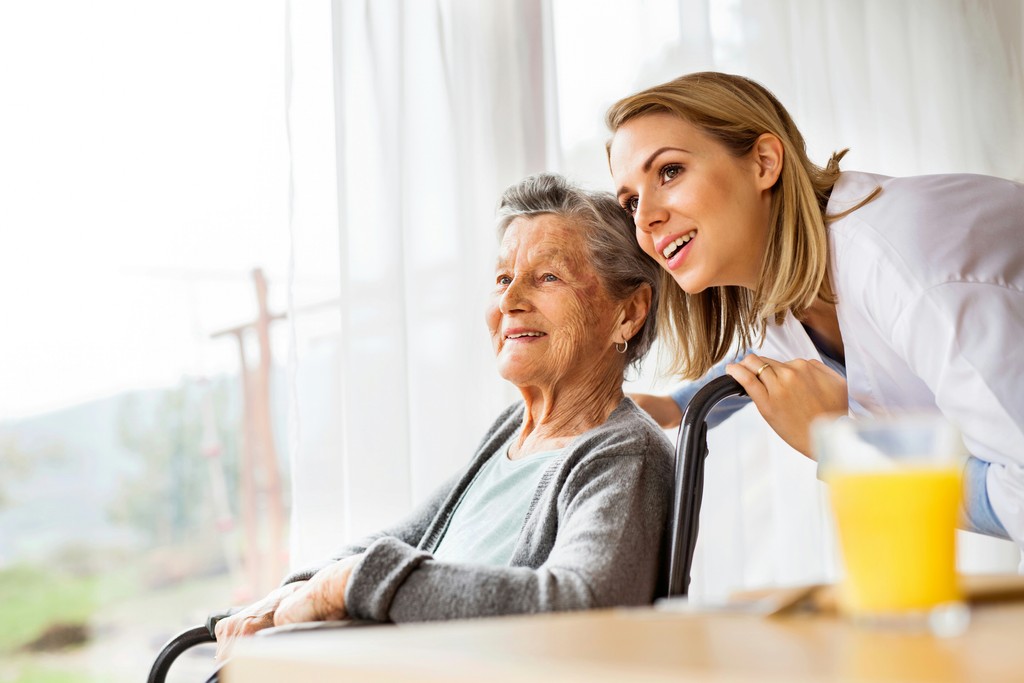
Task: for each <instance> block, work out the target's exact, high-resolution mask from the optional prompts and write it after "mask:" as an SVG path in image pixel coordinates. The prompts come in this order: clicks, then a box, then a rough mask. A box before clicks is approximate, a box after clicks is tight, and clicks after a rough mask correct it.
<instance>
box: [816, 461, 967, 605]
mask: <svg viewBox="0 0 1024 683" xmlns="http://www.w3.org/2000/svg"><path fill="white" fill-rule="evenodd" d="M827 480H828V483H829V489H830V494H831V497H832V507H833V510H834V512H835V515H836V522H837V524H838V527H839V542H840V547H841V549H842V553H843V560H844V564H845V567H846V580H845V582H844V584H843V586H842V591H841V596H840V601H841V606H842V607H843V609H844V611H846V612H848V613H851V614H855V615H857V614H863V615H880V614H898V613H901V612H907V611H916V610H927V609H929V608H931V607H933V606H935V605H938V604H941V603H944V602H951V601H955V600H958V599H960V591H959V588H958V585H957V579H956V520H957V513H958V510H959V504H960V470H959V469H954V468H952V467H950V468H939V467H933V468H928V467H911V468H905V469H893V470H886V471H856V470H854V471H846V472H842V471H833V472H832V473H830V475H829V476H828V477H827Z"/></svg>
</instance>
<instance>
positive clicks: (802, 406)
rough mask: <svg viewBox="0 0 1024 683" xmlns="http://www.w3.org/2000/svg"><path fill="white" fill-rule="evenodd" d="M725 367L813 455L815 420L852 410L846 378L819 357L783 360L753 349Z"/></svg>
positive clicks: (781, 430)
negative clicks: (754, 352) (755, 352)
mask: <svg viewBox="0 0 1024 683" xmlns="http://www.w3.org/2000/svg"><path fill="white" fill-rule="evenodd" d="M725 371H726V372H727V373H728V374H729V376H730V377H732V378H733V379H735V380H736V381H737V382H739V383H740V384H741V385H742V386H743V388H744V389H746V391H747V395H749V396H750V398H751V400H753V401H754V404H755V405H756V406H757V409H758V411H760V413H761V416H762V417H764V419H765V421H766V422H767V423H768V424H769V425H770V426H771V428H772V429H774V430H775V433H776V434H778V435H779V436H780V437H782V439H783V440H784V441H785V442H786V443H788V444H789V445H790V446H792V447H793V448H795V449H796V450H798V451H800V452H801V453H803V454H804V455H806V456H807V457H809V458H812V459H813V455H812V453H811V435H810V426H811V422H813V421H814V419H815V418H817V417H821V416H823V415H838V414H843V415H845V414H846V413H847V411H848V410H849V399H848V398H847V393H846V392H847V389H846V380H845V379H844V378H843V376H842V375H840V374H839V373H837V372H836V371H834V370H832V369H831V368H829V367H828V366H826V365H825V364H824V363H822V362H821V361H819V360H803V359H798V360H792V361H788V362H782V361H777V360H772V359H771V358H764V357H762V356H758V355H756V354H753V353H752V354H750V355H748V356H747V357H746V358H744V359H743V360H741V361H740V362H739V363H733V364H730V365H728V366H727V367H726V370H725Z"/></svg>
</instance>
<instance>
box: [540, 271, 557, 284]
mask: <svg viewBox="0 0 1024 683" xmlns="http://www.w3.org/2000/svg"><path fill="white" fill-rule="evenodd" d="M541 279H542V280H544V282H558V276H557V275H553V274H551V273H544V277H542V278H541Z"/></svg>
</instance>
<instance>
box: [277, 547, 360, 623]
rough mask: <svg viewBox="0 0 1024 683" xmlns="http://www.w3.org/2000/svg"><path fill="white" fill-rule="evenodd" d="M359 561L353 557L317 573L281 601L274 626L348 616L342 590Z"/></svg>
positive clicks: (331, 619) (357, 557) (357, 556)
mask: <svg viewBox="0 0 1024 683" xmlns="http://www.w3.org/2000/svg"><path fill="white" fill-rule="evenodd" d="M362 559H363V556H362V555H353V556H351V557H346V558H345V559H343V560H338V561H337V562H335V563H334V564H331V565H328V566H326V567H324V568H323V569H321V570H320V571H318V572H317V573H316V574H314V575H313V578H311V579H310V580H309V581H307V582H306V584H305V585H304V586H302V588H301V589H299V590H297V591H295V592H294V593H292V594H291V595H289V596H288V597H287V598H285V600H283V601H282V602H281V604H280V606H279V607H278V608H277V611H276V612H275V613H274V625H275V626H283V625H284V624H295V623H299V622H303V621H335V620H339V619H345V618H346V617H347V616H348V609H347V608H346V606H345V588H346V587H347V586H348V578H349V576H350V575H351V574H352V570H353V569H354V568H355V566H356V565H357V564H359V562H360V560H362Z"/></svg>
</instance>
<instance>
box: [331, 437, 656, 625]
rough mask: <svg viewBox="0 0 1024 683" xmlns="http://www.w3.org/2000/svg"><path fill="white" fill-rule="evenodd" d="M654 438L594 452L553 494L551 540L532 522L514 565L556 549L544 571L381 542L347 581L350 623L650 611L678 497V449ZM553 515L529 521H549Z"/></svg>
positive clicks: (575, 466) (558, 483)
mask: <svg viewBox="0 0 1024 683" xmlns="http://www.w3.org/2000/svg"><path fill="white" fill-rule="evenodd" d="M654 429H655V428H653V427H652V430H651V431H650V432H647V431H644V432H643V433H642V434H641V435H640V438H637V435H635V434H634V435H632V436H628V437H626V438H623V439H621V440H618V441H617V440H616V439H611V440H605V442H604V443H600V444H596V445H591V447H590V448H589V452H588V453H587V455H585V456H584V457H582V458H580V459H578V460H576V461H575V462H574V463H572V464H571V466H567V468H566V469H567V471H566V472H565V473H564V475H563V476H561V478H560V479H559V480H558V481H556V482H552V483H551V484H550V486H551V487H553V490H552V492H551V493H552V495H551V496H550V505H549V506H548V507H550V508H552V515H551V516H553V517H557V520H556V521H555V522H553V523H552V528H553V530H551V531H546V530H544V529H540V528H537V527H536V525H534V528H533V531H531V519H529V518H528V519H527V523H526V526H525V527H524V531H523V534H522V535H521V537H520V540H519V544H518V546H517V552H516V554H515V555H514V556H513V562H512V564H513V565H515V564H516V558H517V557H519V556H530V555H531V552H530V549H529V547H528V546H530V545H531V544H533V545H535V546H536V545H539V546H545V544H550V550H549V551H548V552H546V557H545V559H544V560H543V562H541V563H539V565H538V566H529V563H528V562H527V563H525V564H526V565H527V566H490V565H478V564H459V563H447V562H439V561H436V560H434V559H433V558H432V557H431V555H430V554H429V553H428V552H426V551H424V550H420V549H416V548H414V547H413V546H412V545H411V544H408V543H406V542H404V541H402V540H401V539H399V538H393V537H391V538H379V539H377V540H376V541H374V542H373V543H372V544H371V545H370V547H369V548H367V551H366V554H365V556H364V558H363V560H362V561H361V562H360V563H359V564H358V565H357V566H356V567H355V569H354V570H353V572H352V575H351V576H350V578H349V583H348V588H347V591H346V603H347V606H348V610H349V613H350V614H351V615H352V616H354V617H356V618H362V619H371V620H376V621H388V620H390V621H395V622H407V621H428V620H437V619H455V618H466V617H482V616H493V615H503V614H517V613H533V612H548V611H561V610H578V609H586V608H593V607H607V606H612V605H639V604H646V603H649V602H650V601H651V600H652V598H653V597H654V591H655V588H656V585H657V581H658V577H659V562H660V555H661V545H662V535H663V530H664V527H665V516H666V512H667V509H668V500H669V496H670V489H671V467H670V456H669V453H670V450H671V446H670V445H669V444H668V442H667V440H665V439H664V436H663V435H661V434H660V432H658V433H655V432H654ZM654 439H660V441H652V440H654ZM609 441H610V442H609ZM540 498H541V499H543V498H544V496H543V495H541V496H540ZM545 506H546V504H545V503H544V502H543V500H542V501H541V502H540V503H538V509H535V510H534V511H533V512H532V513H531V515H539V516H540V517H544V516H545V511H544V509H543V508H544V507H545ZM547 535H552V536H553V538H551V539H548V538H546V536H547ZM524 545H525V546H526V547H525V548H523V546H524ZM534 554H536V553H534ZM541 554H545V551H542V552H541Z"/></svg>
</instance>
